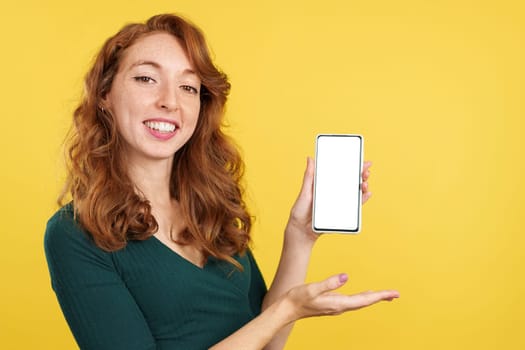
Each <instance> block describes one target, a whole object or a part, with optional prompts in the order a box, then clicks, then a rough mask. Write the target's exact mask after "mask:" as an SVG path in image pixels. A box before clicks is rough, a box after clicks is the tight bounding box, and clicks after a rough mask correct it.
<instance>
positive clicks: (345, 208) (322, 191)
mask: <svg viewBox="0 0 525 350" xmlns="http://www.w3.org/2000/svg"><path fill="white" fill-rule="evenodd" d="M361 158H362V137H361V136H359V135H319V136H318V137H317V146H316V167H315V186H314V187H315V191H314V204H313V214H314V218H313V228H314V230H315V231H318V232H327V231H328V232H329V231H337V232H359V230H360V222H361V167H362V159H361Z"/></svg>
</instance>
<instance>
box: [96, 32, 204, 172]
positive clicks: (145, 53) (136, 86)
mask: <svg viewBox="0 0 525 350" xmlns="http://www.w3.org/2000/svg"><path fill="white" fill-rule="evenodd" d="M200 88H201V82H200V79H199V77H198V76H197V75H196V73H195V70H194V69H193V67H192V65H191V64H190V62H189V61H188V57H187V56H186V53H185V52H184V50H183V48H182V46H181V45H180V44H179V42H178V40H177V39H176V38H175V37H173V36H172V35H170V34H167V33H154V34H150V35H148V36H146V37H143V38H141V39H139V40H137V42H136V43H134V44H133V45H132V46H130V47H129V48H127V49H126V51H125V53H124V55H123V58H122V60H121V62H120V65H119V70H118V72H117V74H116V75H115V77H114V79H113V83H112V85H111V90H110V91H109V93H108V94H107V96H106V98H105V105H106V107H107V108H108V109H109V110H110V111H111V112H112V114H113V116H114V117H115V121H116V123H117V129H118V132H119V133H120V135H121V136H122V139H123V140H124V143H125V153H126V157H127V158H128V160H129V161H131V162H139V163H141V162H146V161H150V160H160V159H172V158H173V155H174V154H175V152H177V150H179V149H180V148H181V147H182V146H183V145H184V144H185V143H186V142H187V141H188V140H189V138H190V137H191V135H192V134H193V132H194V131H195V127H196V125H197V119H198V116H199V109H200V97H199V92H200Z"/></svg>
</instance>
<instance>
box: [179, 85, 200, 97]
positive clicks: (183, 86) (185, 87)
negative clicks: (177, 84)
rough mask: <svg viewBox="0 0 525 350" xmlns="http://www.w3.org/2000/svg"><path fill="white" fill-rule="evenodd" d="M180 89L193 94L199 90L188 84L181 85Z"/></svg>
mask: <svg viewBox="0 0 525 350" xmlns="http://www.w3.org/2000/svg"><path fill="white" fill-rule="evenodd" d="M181 89H182V90H184V91H187V92H189V93H192V94H195V95H196V94H198V93H199V90H197V89H196V88H194V87H193V86H190V85H182V86H181Z"/></svg>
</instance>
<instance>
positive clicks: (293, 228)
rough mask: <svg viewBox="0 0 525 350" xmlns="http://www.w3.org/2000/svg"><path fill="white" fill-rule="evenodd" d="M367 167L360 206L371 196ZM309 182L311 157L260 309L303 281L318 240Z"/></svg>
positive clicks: (275, 348)
mask: <svg viewBox="0 0 525 350" xmlns="http://www.w3.org/2000/svg"><path fill="white" fill-rule="evenodd" d="M371 165H372V163H371V162H365V164H364V169H363V174H362V177H363V184H362V189H363V203H365V202H366V201H367V200H368V199H369V198H370V196H371V193H370V192H369V191H368V177H369V176H370V170H369V168H370V166H371ZM313 182H314V162H313V160H312V159H311V158H307V164H306V170H305V173H304V178H303V185H302V188H301V192H300V193H299V196H298V198H297V200H296V202H295V204H294V206H293V207H292V210H291V213H290V218H289V221H288V224H287V225H286V229H285V233H284V242H283V248H282V252H281V258H280V261H279V265H278V268H277V272H276V274H275V277H274V280H273V282H272V285H271V287H270V289H269V291H268V293H267V295H266V297H265V298H264V302H263V310H264V309H266V308H267V307H269V306H270V305H272V304H273V303H274V302H275V301H276V300H277V299H278V298H279V297H281V296H282V295H284V294H285V293H286V292H287V291H288V290H290V289H291V288H293V287H295V286H298V285H301V284H303V283H304V280H305V278H306V273H307V270H308V263H309V261H310V255H311V252H312V248H313V246H314V243H315V242H316V240H317V238H318V237H319V235H318V234H316V233H315V232H313V230H312V200H313ZM292 327H293V323H291V324H289V325H288V326H287V327H285V328H283V329H282V330H281V331H280V332H279V333H278V334H277V335H276V336H275V337H274V339H272V341H271V343H270V344H269V345H268V346H267V347H266V349H267V350H279V349H282V348H283V347H284V345H285V343H286V341H287V339H288V336H289V334H290V332H291V330H292Z"/></svg>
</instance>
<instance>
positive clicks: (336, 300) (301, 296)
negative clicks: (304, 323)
mask: <svg viewBox="0 0 525 350" xmlns="http://www.w3.org/2000/svg"><path fill="white" fill-rule="evenodd" d="M347 280H348V276H347V275H346V274H339V275H335V276H332V277H329V278H327V279H326V280H324V281H321V282H316V283H309V284H303V285H300V286H297V287H294V288H292V289H290V290H289V291H288V293H286V294H285V295H284V299H283V300H282V301H283V302H284V303H285V305H287V307H288V308H289V312H290V315H291V318H292V322H293V321H295V320H298V319H301V318H306V317H312V316H325V315H339V314H342V313H344V312H346V311H351V310H357V309H360V308H363V307H366V306H370V305H372V304H375V303H378V302H380V301H383V300H387V301H392V300H393V299H395V298H399V292H398V291H396V290H382V291H376V292H374V291H366V292H362V293H358V294H353V295H344V294H339V293H335V292H333V291H334V290H335V289H337V288H339V287H341V286H343V285H344V284H345V283H346V281H347Z"/></svg>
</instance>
